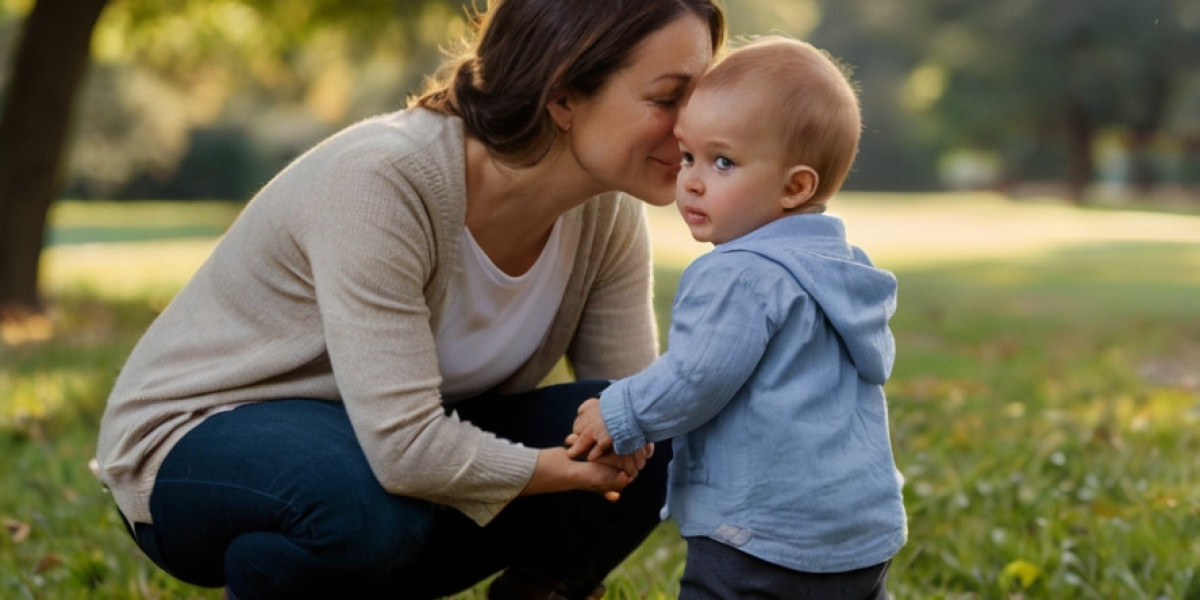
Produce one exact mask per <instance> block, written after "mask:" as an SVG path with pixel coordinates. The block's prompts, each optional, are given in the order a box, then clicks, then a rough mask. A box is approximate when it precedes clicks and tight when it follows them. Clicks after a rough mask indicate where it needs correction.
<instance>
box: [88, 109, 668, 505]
mask: <svg viewBox="0 0 1200 600" xmlns="http://www.w3.org/2000/svg"><path fill="white" fill-rule="evenodd" d="M464 164H465V163H464V131H463V125H462V122H461V121H460V120H459V119H456V118H452V117H447V116H444V115H440V114H436V113H434V112H431V111H427V110H424V109H415V110H408V111H401V112H397V113H393V114H389V115H384V116H381V117H377V118H374V119H370V120H367V121H364V122H361V123H359V124H357V125H354V126H351V127H349V128H347V129H345V130H343V131H342V132H340V133H338V134H335V135H334V136H332V137H331V138H329V139H327V140H325V141H324V142H322V143H321V144H319V145H317V146H316V147H315V148H313V149H312V150H310V151H309V152H307V153H306V154H304V155H303V156H301V157H300V158H298V159H297V160H296V161H295V162H293V163H292V164H291V165H290V166H288V167H287V168H286V169H284V170H283V171H282V172H281V173H280V174H279V175H278V176H276V177H275V178H274V179H273V180H272V181H271V182H270V183H268V184H267V185H266V186H265V187H264V188H263V189H262V190H261V191H260V192H259V193H258V194H257V195H256V196H255V197H254V199H253V200H252V201H251V202H250V203H248V204H247V206H246V208H245V209H244V211H243V212H242V214H241V215H240V216H239V217H238V219H237V221H236V222H235V223H234V224H233V225H232V226H231V227H230V229H229V231H228V232H227V233H226V234H225V236H224V237H223V238H222V240H221V241H220V243H219V244H218V245H217V247H216V249H215V250H214V251H213V253H212V255H211V256H210V257H209V258H208V260H207V261H206V262H205V263H204V265H203V266H201V267H200V269H199V270H198V271H197V272H196V274H195V276H194V277H193V278H192V280H191V281H190V282H189V283H188V284H187V285H186V286H185V287H184V288H183V289H182V290H181V291H180V292H179V294H178V295H177V296H176V297H175V298H174V299H173V300H172V302H171V303H170V305H169V306H167V308H166V309H165V310H164V311H163V312H162V314H161V315H159V317H158V318H157V319H156V320H155V322H154V323H153V324H152V325H151V326H150V328H149V329H148V330H147V331H146V333H145V335H144V336H143V338H142V339H141V340H140V341H139V343H138V344H137V346H136V347H135V348H134V350H133V352H132V354H131V355H130V357H129V359H128V361H127V363H126V364H125V366H124V367H123V369H122V370H121V373H120V375H119V376H118V378H117V382H116V385H115V386H114V389H113V390H112V394H111V396H110V398H109V400H108V406H107V409H106V411H105V413H104V417H103V420H102V422H101V425H100V436H99V442H98V447H97V464H98V475H99V477H100V479H101V480H102V481H103V482H104V483H105V484H106V485H107V486H108V487H109V488H110V489H111V490H112V492H113V494H114V496H115V499H116V501H117V504H118V505H119V506H120V508H121V510H122V512H123V513H124V514H125V516H126V517H127V518H128V519H129V520H131V521H137V522H145V523H149V522H151V517H150V511H149V498H150V492H151V490H152V489H153V487H154V478H155V474H156V473H157V471H158V468H159V466H160V465H161V464H162V461H163V459H164V458H165V456H166V454H167V452H168V451H169V450H170V449H171V447H172V446H173V445H174V444H175V443H176V442H177V441H178V440H179V439H180V437H182V436H183V435H184V434H185V433H187V432H188V431H189V430H190V429H192V428H193V427H195V426H196V425H197V424H199V423H200V422H201V421H203V420H204V419H205V418H206V417H207V416H209V415H211V414H213V413H214V412H218V411H222V410H228V409H229V408H231V407H235V406H238V405H241V404H245V403H250V402H260V401H267V400H271V399H277V398H290V397H309V398H321V399H328V400H340V401H342V402H343V403H344V404H345V405H346V410H347V412H348V413H349V415H350V421H351V423H352V425H353V427H354V429H355V432H356V434H357V436H358V439H359V441H360V443H361V444H362V446H363V450H364V452H365V454H366V456H367V459H368V461H369V462H370V464H371V468H372V469H373V471H374V473H375V476H376V477H377V478H378V479H379V481H380V483H381V484H382V485H383V487H384V488H385V489H387V490H388V491H390V492H392V493H395V494H401V495H406V496H414V497H419V498H424V499H428V500H431V501H434V502H439V503H443V504H446V505H449V506H453V507H455V508H457V509H458V510H460V511H462V512H463V513H464V514H466V515H467V516H469V517H471V518H472V519H474V520H475V521H476V522H478V523H480V524H483V523H486V522H487V521H489V520H490V519H491V518H493V517H494V516H495V515H496V514H497V513H498V512H499V511H500V510H501V509H502V508H503V507H504V506H505V505H506V504H507V503H508V502H509V501H511V500H512V499H513V498H514V497H515V496H516V495H517V493H519V492H520V490H521V489H522V488H523V487H524V486H525V484H526V483H527V482H528V480H529V478H530V477H531V475H532V473H533V470H534V466H535V463H536V459H537V452H536V450H534V449H531V448H525V447H522V446H520V445H517V444H513V443H510V442H508V441H505V440H501V439H498V438H496V437H495V436H493V435H491V434H489V433H485V432H483V431H481V430H479V429H477V428H476V427H474V426H472V425H470V424H468V423H465V422H461V421H459V420H458V419H457V418H456V417H455V416H450V417H447V416H446V414H445V413H444V411H443V409H442V399H441V397H440V396H439V393H438V387H439V385H440V382H441V377H440V376H439V373H438V364H437V353H436V351H435V347H434V337H433V333H432V327H431V323H436V322H438V318H439V316H440V311H442V309H443V304H444V303H443V301H444V299H445V294H446V286H447V282H448V279H449V277H448V275H449V272H450V270H451V269H452V268H453V266H454V265H456V264H457V263H458V257H457V253H458V239H459V233H460V232H461V230H462V229H463V227H464V213H465V210H466V184H465V172H464ZM564 218H565V219H570V220H577V221H579V222H580V230H581V232H582V234H581V239H580V246H579V250H578V252H577V253H576V258H575V263H574V265H573V268H572V271H571V276H570V280H569V281H568V283H567V289H566V293H565V294H564V296H563V299H562V305H561V307H560V308H559V310H558V314H557V315H556V317H555V319H554V321H553V324H552V325H551V327H550V330H549V332H548V333H547V335H546V337H545V339H544V340H543V341H542V343H541V345H540V347H539V348H538V349H537V351H536V352H535V354H534V355H533V357H532V358H530V359H529V360H528V361H527V362H526V363H525V364H524V365H523V366H521V367H520V368H519V369H518V370H517V372H516V373H513V374H512V376H511V377H510V378H509V379H508V380H507V381H505V382H504V383H503V384H502V389H504V390H509V391H516V390H526V389H531V388H533V387H536V386H537V384H538V383H539V382H540V381H542V380H543V378H544V377H545V376H546V375H547V374H548V373H549V372H550V370H551V369H552V368H553V366H554V365H555V363H556V362H557V361H558V360H559V359H560V358H561V357H562V356H564V355H566V356H567V358H568V360H569V361H570V363H571V366H572V367H573V369H574V371H575V374H576V376H578V377H579V378H595V377H603V378H619V377H624V376H627V375H630V374H633V373H635V372H637V371H639V370H641V369H642V368H644V367H645V366H647V365H648V364H649V363H650V362H651V361H652V360H653V359H654V357H655V355H656V351H657V347H656V342H655V340H656V336H655V329H654V321H653V315H652V308H651V298H650V295H651V261H650V253H649V241H648V231H647V229H646V224H645V219H644V218H643V213H642V206H641V203H640V202H639V201H637V200H635V199H633V198H630V197H627V196H624V195H621V194H617V193H609V194H604V195H601V196H597V197H595V198H592V199H589V200H588V201H587V202H586V203H584V204H583V205H581V206H580V207H578V208H576V209H574V210H572V211H570V212H568V213H567V214H566V215H564ZM312 442H313V443H314V444H320V443H321V440H319V439H314V440H312ZM269 450H270V449H269V448H264V449H263V451H269Z"/></svg>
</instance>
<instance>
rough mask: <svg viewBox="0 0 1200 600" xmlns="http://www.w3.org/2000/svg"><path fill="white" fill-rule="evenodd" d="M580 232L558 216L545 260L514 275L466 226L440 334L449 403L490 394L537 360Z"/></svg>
mask: <svg viewBox="0 0 1200 600" xmlns="http://www.w3.org/2000/svg"><path fill="white" fill-rule="evenodd" d="M573 222H575V223H578V220H574V221H573ZM579 235H580V232H579V228H578V225H576V226H574V227H570V226H565V225H564V224H563V219H559V220H558V221H557V222H555V224H554V228H553V230H551V232H550V238H549V239H548V240H546V246H545V247H544V248H543V249H542V254H541V256H539V257H538V259H537V261H536V262H535V263H534V264H533V266H532V267H530V268H529V270H528V271H526V272H525V273H522V274H521V275H518V276H515V277H514V276H511V275H508V274H507V273H505V272H504V271H501V270H500V269H499V268H497V267H496V265H495V264H493V263H492V261H491V259H490V258H488V256H487V254H485V253H484V252H483V249H482V248H480V247H479V244H478V243H476V242H475V238H474V237H472V236H471V232H470V231H469V230H468V229H467V228H465V227H464V228H463V229H462V234H461V235H460V237H459V245H460V252H459V254H458V255H459V264H458V268H457V269H456V270H455V272H454V274H452V275H451V277H450V284H449V288H448V289H447V296H446V308H445V310H444V311H443V313H442V322H441V323H440V324H438V325H437V333H436V338H437V339H436V341H437V354H438V365H439V368H440V369H441V374H442V387H441V392H442V397H443V398H445V399H447V400H458V399H462V398H466V397H470V396H473V395H476V394H479V393H481V392H483V391H486V390H488V389H489V388H491V387H493V386H495V385H496V384H499V383H500V382H502V381H504V380H505V379H507V378H508V376H509V375H511V374H512V373H513V372H515V371H516V369H517V367H519V366H521V365H522V364H523V363H524V362H525V361H526V360H528V359H529V357H530V356H532V355H533V352H534V351H535V350H536V349H537V347H538V344H540V343H541V341H542V338H544V337H545V336H546V332H547V331H549V329H550V324H551V322H552V321H553V320H554V315H555V314H556V313H557V312H558V307H559V305H560V304H562V296H563V292H564V290H566V287H567V279H568V277H569V276H570V274H571V265H572V264H573V263H574V260H575V252H576V250H577V249H578V247H579Z"/></svg>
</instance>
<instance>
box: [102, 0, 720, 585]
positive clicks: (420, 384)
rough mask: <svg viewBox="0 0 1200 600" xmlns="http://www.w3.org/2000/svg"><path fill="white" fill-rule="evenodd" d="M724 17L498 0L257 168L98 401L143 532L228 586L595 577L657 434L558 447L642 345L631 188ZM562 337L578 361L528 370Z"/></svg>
mask: <svg viewBox="0 0 1200 600" xmlns="http://www.w3.org/2000/svg"><path fill="white" fill-rule="evenodd" d="M723 35H724V23H723V17H722V14H721V12H720V10H719V9H718V8H717V7H716V6H714V5H713V4H712V3H711V0H620V1H613V2H591V1H590V0H569V1H565V0H502V1H498V2H495V1H494V2H492V7H491V9H490V11H489V12H487V13H486V14H483V15H481V23H480V28H479V31H478V35H477V39H476V42H475V44H474V47H473V48H472V49H471V50H470V51H469V52H468V53H467V54H466V55H465V56H464V57H462V58H460V59H458V60H456V61H454V62H453V63H452V64H450V65H448V69H447V71H446V74H445V75H444V76H443V77H442V78H440V79H437V80H435V81H433V82H432V83H431V84H430V86H429V90H427V92H426V93H424V94H423V95H422V96H420V97H419V98H418V99H417V100H416V101H415V102H414V103H413V106H412V107H410V109H409V110H406V111H401V112H398V113H395V114H390V115H385V116H382V117H378V118H375V119H371V120H368V121H365V122H363V123H360V124H358V125H355V126H353V127H350V128H348V129H347V130H345V131H343V132H341V133H339V134H337V135H335V136H333V137H332V138H330V139H328V140H326V141H325V142H323V143H322V144H320V145H318V146H317V147H315V148H313V149H312V150H311V151H309V152H308V153H307V154H305V155H304V156H302V157H300V158H299V159H297V160H296V161H295V162H294V163H293V164H292V165H290V166H289V167H288V168H287V169H285V170H284V171H283V172H282V173H280V174H279V175H278V176H277V177H276V178H275V179H274V180H272V181H271V182H270V183H269V184H268V185H267V186H266V187H265V188H264V189H263V190H262V191H260V192H259V193H258V194H257V195H256V197H255V198H254V199H253V200H252V201H251V202H250V203H249V204H248V205H247V207H246V209H245V210H244V212H243V214H242V215H241V216H240V217H239V219H238V220H237V222H236V223H234V225H233V226H232V227H231V228H230V229H229V231H228V232H227V234H226V235H225V237H224V238H223V239H222V241H221V243H220V244H219V245H218V247H217V248H216V249H215V250H214V252H213V255H212V256H211V257H210V258H209V260H208V261H207V262H206V263H205V264H204V265H203V266H202V267H201V268H200V270H199V271H198V272H197V273H196V275H195V276H194V278H193V279H192V281H191V282H189V283H188V285H187V286H186V287H185V288H184V289H183V290H182V291H181V292H180V293H179V294H178V295H177V296H176V298H175V299H174V300H173V301H172V303H171V305H170V306H168V307H167V309H166V310H164V312H163V313H162V315H161V316H160V317H159V318H158V319H157V320H156V321H155V323H154V324H153V325H152V326H151V327H150V329H149V330H148V331H147V332H146V334H145V336H144V337H143V339H142V340H141V341H140V342H139V344H138V346H137V347H136V348H135V349H134V351H133V353H132V354H131V356H130V358H129V360H128V362H127V363H126V365H125V367H124V368H123V369H122V372H121V374H120V376H119V377H118V380H117V382H116V385H115V387H114V389H113V392H112V395H111V397H110V399H109V405H108V408H107V410H106V412H105V415H104V419H103V421H102V423H101V428H100V439H99V444H98V451H97V462H98V467H99V475H100V477H101V479H102V480H103V481H104V483H105V484H107V485H108V486H109V487H110V489H112V491H113V494H114V497H115V499H116V501H117V504H118V506H119V507H120V509H121V512H122V514H123V515H124V517H125V519H126V521H127V522H128V523H129V524H130V528H131V531H132V533H133V534H134V537H135V539H136V540H137V542H138V545H139V546H140V547H141V548H142V549H143V550H144V551H145V553H146V554H147V555H148V556H149V557H150V558H151V559H152V560H154V562H155V563H156V564H158V565H159V566H161V567H162V568H163V569H165V570H166V571H167V572H169V573H171V574H172V575H174V576H176V577H178V578H180V579H182V580H184V581H188V582H191V583H195V584H198V585H206V586H220V585H224V586H226V592H227V594H228V595H229V596H230V597H236V598H241V599H243V600H248V599H251V598H297V597H319V596H323V595H332V594H337V595H338V596H339V597H372V596H387V597H403V598H427V597H437V596H441V595H446V594H450V593H453V592H456V591H459V590H462V589H465V588H468V587H470V586H471V585H473V584H475V583H476V582H478V581H480V580H482V579H484V578H485V577H487V576H488V575H490V574H492V573H495V572H496V571H501V570H502V571H503V574H502V575H501V576H500V577H499V578H497V579H496V580H495V582H493V584H492V586H491V587H490V589H489V595H490V597H495V598H547V597H566V598H584V597H589V596H590V597H598V596H599V595H600V594H602V593H603V586H602V585H601V582H602V581H603V578H604V576H605V575H606V574H607V573H608V572H609V571H610V570H611V569H613V568H614V567H615V566H616V565H617V564H618V563H619V562H620V561H621V560H622V559H623V558H624V557H625V556H626V555H627V554H628V553H629V552H630V551H632V550H633V549H634V548H635V547H636V546H637V545H638V544H639V543H640V542H641V540H642V539H644V537H645V536H646V535H647V534H648V533H649V532H650V531H651V530H652V529H653V528H654V527H655V525H656V524H657V522H658V516H657V513H658V509H659V506H660V505H661V504H662V501H663V494H664V491H663V489H664V480H665V462H666V460H667V459H668V455H669V452H666V451H664V448H662V447H660V448H659V451H658V452H657V453H653V452H652V448H649V447H647V448H645V449H643V450H642V451H641V452H640V453H638V455H637V456H636V457H635V458H633V459H625V460H617V459H610V460H608V461H605V462H594V463H588V462H573V461H570V460H569V459H568V458H567V456H566V451H565V449H564V448H562V447H561V443H562V440H563V439H564V438H565V436H566V434H567V433H569V432H570V427H571V423H572V420H573V418H574V414H575V410H576V407H577V406H578V404H580V403H581V402H582V401H583V400H585V399H586V398H588V397H590V396H592V395H594V394H595V393H597V392H598V391H599V389H601V388H602V387H603V386H604V385H605V384H606V380H608V379H612V378H617V377H623V376H627V375H630V374H632V373H635V372H637V371H638V370H640V369H642V368H643V367H645V366H646V365H648V364H649V363H650V362H651V360H652V359H653V358H654V356H655V353H656V348H655V341H654V340H655V337H654V335H655V334H654V328H653V320H652V314H651V306H650V259H649V250H648V240H647V232H646V230H645V225H644V221H643V219H642V215H641V206H640V204H639V203H638V201H637V200H635V199H634V198H632V197H630V196H626V195H624V194H621V193H618V191H619V192H627V193H628V194H630V195H631V196H634V197H637V198H640V199H642V200H644V201H646V202H650V203H652V204H659V205H662V204H666V203H668V202H670V201H671V199H672V189H673V182H674V176H675V173H676V171H677V169H678V164H677V163H678V160H679V153H678V148H677V146H676V143H675V141H674V139H673V137H672V128H673V126H674V121H675V115H676V110H677V108H678V105H679V104H680V103H681V102H682V101H683V99H684V98H685V97H686V96H687V94H688V93H689V91H690V90H691V87H692V84H693V83H694V81H695V80H696V79H697V78H698V77H699V76H700V75H701V73H702V72H703V71H704V70H705V69H706V68H707V67H708V64H709V63H710V61H711V58H712V54H713V52H714V51H715V49H717V47H718V46H719V45H720V44H721V42H722V39H723ZM564 355H565V356H566V357H567V359H568V360H569V362H570V364H571V366H572V367H573V369H574V372H575V374H576V376H578V377H579V378H580V379H581V380H582V381H580V382H578V383H573V384H565V385H562V386H554V387H550V388H543V389H535V388H536V386H537V384H538V383H539V382H540V381H541V380H542V379H543V378H544V377H545V376H546V375H547V374H548V373H549V372H550V370H551V368H552V367H553V365H554V364H555V363H556V362H557V361H558V360H559V359H560V358H561V357H563V356H564ZM587 380H591V381H587ZM639 471H640V474H639ZM634 475H637V478H636V481H635V480H634ZM591 492H598V493H591ZM601 494H604V496H602V495H601ZM618 497H619V500H618V499H617V498H618ZM606 498H607V499H606ZM614 500H615V501H614Z"/></svg>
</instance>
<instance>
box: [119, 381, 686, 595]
mask: <svg viewBox="0 0 1200 600" xmlns="http://www.w3.org/2000/svg"><path fill="white" fill-rule="evenodd" d="M607 383H608V382H604V381H590V382H578V383H572V384H565V385H560V386H552V387H548V388H543V389H539V390H535V391H532V392H528V393H524V394H517V395H507V396H501V395H490V396H484V397H478V398H473V399H470V400H466V401H463V402H461V403H458V404H456V405H454V409H455V410H457V411H458V414H459V415H460V416H461V417H462V418H463V419H464V420H468V421H471V422H473V423H475V424H476V425H477V426H479V427H481V428H483V429H487V430H489V431H492V432H495V433H496V434H497V435H499V436H501V437H504V438H508V439H511V440H514V441H519V442H521V443H523V444H525V445H526V446H531V447H549V446H555V445H561V444H562V443H563V439H564V438H565V437H566V435H567V434H568V433H569V432H570V430H571V424H572V422H573V421H574V418H575V411H576V408H577V407H578V405H579V404H580V403H581V402H583V400H586V399H587V398H589V397H591V396H594V395H596V394H598V393H599V392H600V390H602V389H603V388H604V387H605V386H606V385H607ZM670 454H671V453H670V448H669V446H668V445H666V444H659V445H658V447H657V448H656V452H655V455H654V457H653V458H652V459H651V460H650V461H649V462H648V463H647V466H646V468H645V469H644V470H643V471H642V472H641V474H640V475H639V476H638V478H637V479H636V480H635V481H634V483H633V484H631V485H630V486H629V487H628V488H626V490H625V491H624V492H622V494H621V500H620V501H619V502H616V503H610V502H608V501H606V500H604V499H603V497H601V496H600V495H598V494H594V493H591V492H583V491H576V492H565V493H558V494H546V495H539V496H526V497H519V498H517V499H516V500H514V501H513V502H512V503H510V504H509V506H507V507H506V508H505V509H504V510H503V511H502V512H501V513H500V515H498V516H497V517H496V518H495V519H494V520H493V521H492V522H490V523H489V524H488V525H487V526H486V527H479V526H478V525H476V524H475V523H474V522H473V521H471V520H470V519H468V518H467V517H465V516H464V515H462V514H461V513H459V512H458V511H457V510H454V509H451V508H449V507H446V506H442V505H438V504H434V503H431V502H428V501H424V500H419V499H415V498H406V497H401V496H395V495H392V494H389V493H387V492H386V491H384V489H383V488H382V487H381V486H380V485H379V483H378V481H377V480H376V479H375V477H374V475H373V474H372V473H371V470H370V467H369V466H368V464H367V461H366V457H365V456H364V455H363V453H362V450H361V448H360V446H359V445H358V442H357V440H356V439H355V436H354V431H353V430H352V429H351V426H350V422H349V419H348V417H347V415H346V411H345V409H344V408H343V406H342V405H341V404H340V403H336V402H328V401H321V400H305V399H295V400H275V401H268V402H262V403H257V404H251V405H247V406H242V407H240V408H237V409H234V410H232V411H229V412H226V413H220V414H217V415H214V416H212V417H209V418H208V419H207V420H205V421H204V422H203V423H202V424H200V425H199V426H198V427H196V428H195V429H194V430H192V431H190V432H189V433H188V434H187V435H186V436H184V437H183V439H182V440H180V441H179V443H178V444H177V445H176V446H175V447H174V448H172V450H171V451H170V453H168V455H167V458H166V460H165V461H164V463H163V465H162V469H161V470H160V471H159V473H158V477H157V479H156V482H155V486H154V491H153V494H152V495H151V498H150V512H151V515H152V516H153V518H154V524H153V525H146V524H140V523H137V524H134V529H135V533H136V539H137V541H138V545H139V546H140V547H141V548H142V550H143V551H144V552H145V553H146V555H147V556H149V557H150V559H151V560H153V561H154V562H155V563H156V564H157V565H158V566H160V567H161V568H163V569H164V570H166V571H167V572H168V573H170V574H172V575H173V576H175V577H177V578H179V579H182V580H183V581H187V582H189V583H193V584H196V585H201V586H209V587H216V586H221V585H225V586H227V588H228V590H229V591H230V593H231V594H232V595H233V596H235V597H236V598H238V599H239V600H254V599H258V598H310V597H311V598H317V597H355V598H375V597H387V598H436V597H440V596H445V595H448V594H453V593H455V592H458V591H461V590H464V589H467V588H469V587H471V586H472V585H474V584H476V583H477V582H479V581H481V580H483V579H485V578H486V577H487V576H489V575H491V574H493V573H495V572H497V571H500V570H506V569H507V570H508V571H509V572H510V573H519V574H522V575H523V576H524V577H525V578H526V579H529V580H539V581H557V582H563V584H564V585H565V586H566V587H564V588H563V589H564V590H567V591H569V594H568V595H575V594H580V595H582V594H585V593H586V592H587V591H590V590H591V589H593V588H594V587H596V586H597V585H599V584H600V583H601V582H602V581H603V579H604V577H605V575H607V574H608V573H609V572H610V571H611V570H612V569H613V568H615V567H616V566H617V565H618V564H619V563H620V562H621V561H622V560H623V559H624V558H625V557H626V556H627V555H628V554H629V553H630V552H632V551H633V550H634V549H635V548H636V547H637V546H638V545H639V544H640V543H641V542H642V540H643V539H644V538H645V537H646V535H648V534H649V533H650V532H651V531H652V530H653V529H654V528H655V526H656V525H657V524H658V522H659V509H660V507H661V506H662V504H663V501H664V497H665V488H666V465H667V462H668V461H669V459H670Z"/></svg>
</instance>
